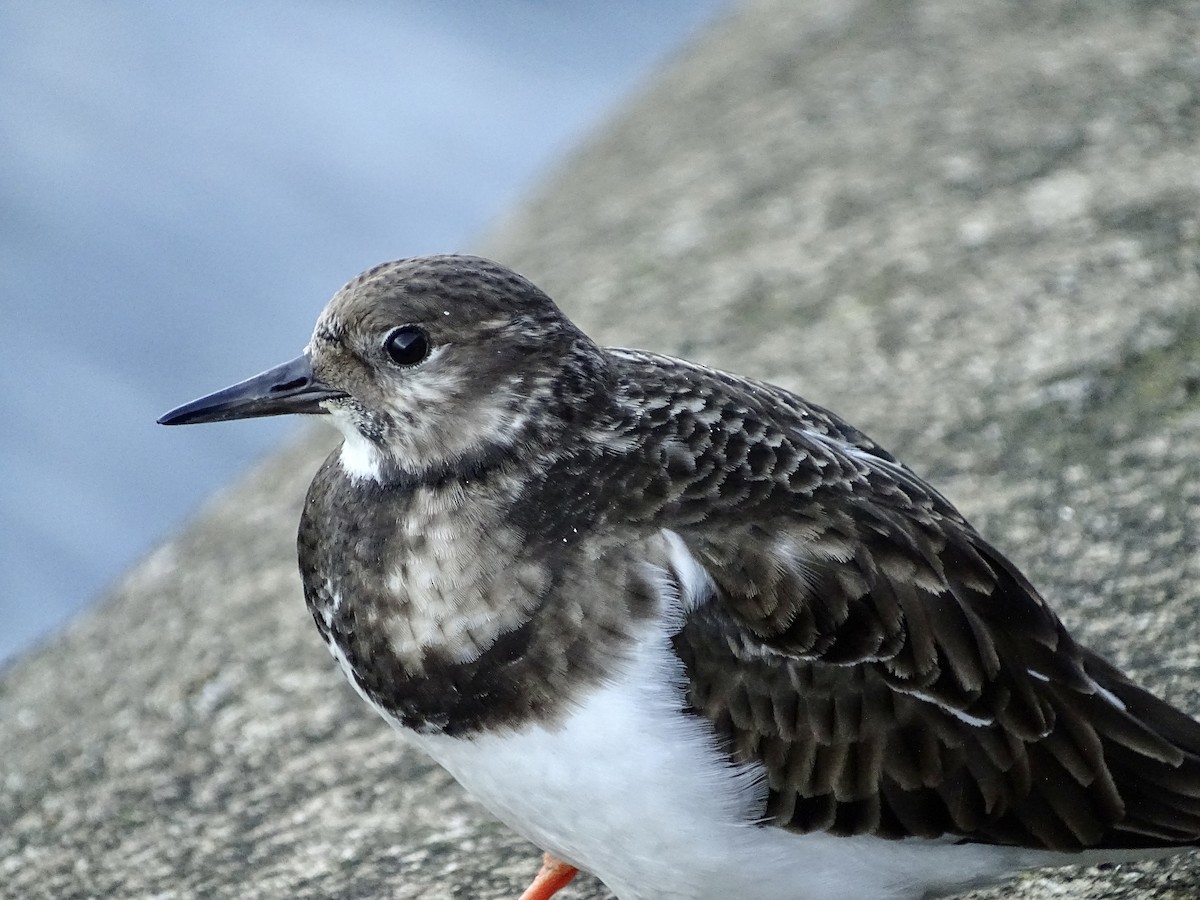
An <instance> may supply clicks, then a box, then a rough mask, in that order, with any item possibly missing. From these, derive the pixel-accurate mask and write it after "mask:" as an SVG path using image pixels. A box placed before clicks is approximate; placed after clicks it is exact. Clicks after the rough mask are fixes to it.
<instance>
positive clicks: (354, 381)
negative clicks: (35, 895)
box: [160, 256, 1200, 900]
mask: <svg viewBox="0 0 1200 900" xmlns="http://www.w3.org/2000/svg"><path fill="white" fill-rule="evenodd" d="M283 413H324V414H328V415H329V416H330V419H331V420H332V422H333V423H334V424H335V425H336V426H337V427H338V428H339V429H340V430H341V432H342V434H343V442H342V444H341V445H340V447H339V448H338V449H337V450H335V451H334V452H333V454H332V455H331V456H330V457H329V458H328V459H327V460H326V461H325V464H324V465H323V466H322V467H321V469H320V471H319V472H318V473H317V475H316V478H315V479H314V480H313V483H312V486H311V487H310V488H309V491H308V498H307V500H306V502H305V506H304V513H303V517H302V519H301V522H300V533H299V557H300V569H301V573H302V575H303V580H304V593H305V598H306V600H307V602H308V607H309V610H310V611H311V613H312V616H313V619H314V621H315V622H316V626H317V630H318V631H319V632H320V633H321V637H322V638H323V639H324V640H325V642H326V643H327V644H328V646H329V649H330V651H331V652H332V653H333V655H334V657H335V658H336V659H337V661H338V663H339V664H340V665H341V668H342V670H343V671H344V672H345V674H346V677H347V678H349V680H350V682H351V684H353V685H354V687H355V689H356V690H357V691H358V693H359V694H361V695H362V697H363V698H364V699H365V700H366V701H367V702H368V703H369V704H370V705H371V706H373V707H374V708H375V709H376V710H377V711H378V712H379V713H380V714H381V715H382V716H383V717H384V718H385V719H386V720H387V721H388V722H390V723H391V724H392V725H393V726H394V727H395V728H396V729H397V730H398V731H400V732H401V733H402V734H403V735H404V736H405V737H407V738H408V739H409V740H410V741H411V742H412V743H414V744H415V745H416V746H418V747H420V748H421V749H422V750H424V751H425V752H427V753H429V754H430V755H431V756H432V757H433V758H434V759H436V760H437V761H438V762H439V763H441V764H442V765H443V766H445V768H446V769H448V770H449V771H450V772H451V773H452V774H453V775H454V777H455V778H457V779H458V780H459V781H460V782H461V783H462V784H463V786H464V787H465V788H466V789H467V790H468V791H470V792H471V793H472V794H474V795H475V796H476V797H477V798H478V799H479V800H480V801H482V802H483V804H484V805H485V806H486V807H487V808H488V809H490V810H491V811H492V812H493V813H494V814H495V815H496V816H497V817H498V818H500V819H501V820H503V821H504V822H506V823H508V825H510V826H511V827H512V828H513V829H514V830H516V831H517V832H519V833H520V834H522V835H524V836H525V837H526V838H528V839H529V840H530V841H532V842H533V843H535V844H537V845H539V846H540V847H542V848H543V849H544V850H546V851H547V858H546V866H545V868H544V869H543V873H542V876H541V877H540V879H539V880H538V881H537V882H535V885H534V886H532V887H531V888H530V890H529V891H527V892H526V895H525V896H526V897H527V898H543V900H544V898H547V897H549V896H550V895H551V894H553V893H554V892H555V891H556V890H557V889H558V888H559V887H560V886H561V885H562V884H565V883H566V881H568V880H569V879H570V877H571V875H573V874H574V871H575V869H574V867H576V866H577V867H579V868H583V869H586V870H588V871H591V872H593V873H595V874H596V875H597V876H599V878H600V879H601V880H603V881H604V883H605V884H607V885H608V886H609V887H610V888H611V889H612V890H613V891H614V892H615V893H616V894H617V895H618V896H619V897H621V898H622V900H642V898H688V900H699V898H714V900H716V898H720V900H726V898H732V897H736V898H743V900H777V898H783V900H801V898H803V900H834V898H855V900H858V898H892V900H900V898H918V897H934V896H941V895H945V894H948V893H952V892H956V891H961V890H965V889H967V888H970V887H974V886H978V885H983V884H987V883H990V882H994V881H997V880H999V879H1003V878H1004V877H1006V876H1007V875H1009V874H1011V873H1013V872H1014V871H1017V870H1019V869H1022V868H1025V867H1031V866H1041V865H1055V864H1069V863H1079V862H1098V861H1111V860H1127V859H1134V858H1139V857H1146V856H1155V855H1162V854H1164V853H1170V852H1175V851H1178V850H1181V849H1185V848H1188V847H1191V846H1194V845H1196V844H1197V842H1198V841H1200V724H1197V722H1195V721H1194V720H1192V719H1191V718H1189V717H1188V716H1186V715H1185V714H1184V713H1182V712H1180V711H1178V710H1176V709H1175V708H1173V707H1171V706H1169V705H1168V704H1166V703H1164V702H1163V701H1161V700H1159V699H1157V698H1155V697H1154V696H1152V695H1151V694H1149V693H1148V692H1146V691H1145V690H1143V689H1141V688H1139V687H1137V686H1136V685H1134V684H1133V683H1132V682H1130V681H1129V680H1128V679H1127V678H1126V677H1125V676H1124V675H1122V674H1121V672H1119V671H1118V670H1117V669H1116V668H1114V667H1113V666H1112V665H1110V664H1109V663H1107V662H1105V661H1104V660H1103V659H1102V658H1101V657H1100V656H1098V655H1096V654H1095V653H1093V652H1091V651H1090V650H1087V649H1086V648H1084V647H1081V646H1080V645H1079V644H1078V643H1076V642H1075V641H1074V640H1072V638H1071V636H1070V635H1069V634H1068V633H1067V632H1066V630H1065V629H1064V627H1063V625H1062V624H1061V622H1060V621H1059V620H1058V618H1057V617H1056V616H1055V614H1054V613H1053V612H1052V611H1051V609H1050V608H1049V607H1048V606H1047V605H1046V603H1045V602H1044V601H1043V599H1042V597H1041V596H1040V595H1039V594H1038V592H1037V590H1036V589H1035V588H1034V587H1033V585H1031V584H1030V583H1029V581H1028V580H1027V579H1026V578H1025V577H1024V576H1023V575H1022V574H1021V573H1020V572H1019V571H1018V570H1017V569H1016V567H1015V566H1013V564H1012V563H1010V562H1009V561H1008V560H1007V559H1006V558H1005V557H1004V556H1003V555H1002V554H1001V553H1000V552H999V551H998V550H996V549H995V548H994V547H992V546H991V545H990V544H988V543H987V542H986V541H985V540H984V539H983V538H982V537H980V535H979V534H978V532H976V531H975V529H974V528H972V527H971V525H970V524H969V523H968V522H967V521H966V520H965V519H964V518H963V517H962V516H961V515H960V514H959V513H958V511H957V510H956V509H955V508H954V507H953V506H952V505H951V504H950V503H949V501H947V500H946V499H945V498H944V497H942V496H941V494H939V493H938V492H937V491H936V490H935V489H933V488H932V487H930V486H929V485H928V484H926V483H925V482H924V481H923V480H922V479H921V478H920V477H919V476H917V475H916V474H914V473H913V472H912V471H911V470H910V469H908V468H907V467H906V466H905V465H904V464H903V463H901V462H899V461H897V460H896V458H895V457H893V456H892V455H891V454H889V453H888V452H887V451H886V450H884V449H883V448H881V447H880V446H879V445H878V444H876V443H875V442H874V441H872V440H871V439H870V438H868V437H867V436H866V435H865V434H863V433H862V432H861V431H859V430H858V429H856V428H854V427H853V426H852V425H849V424H847V423H846V422H845V421H843V420H842V419H840V418H838V417H837V416H835V415H834V414H832V413H830V412H829V411H827V410H825V409H822V408H821V407H819V406H815V405H813V404H811V403H808V402H807V401H805V400H802V399H801V398H800V397H797V396H796V395H794V394H792V393H789V392H788V391H785V390H783V389H782V388H778V387H775V386H773V385H770V384H766V383H763V382H761V381H755V380H753V379H750V378H743V377H740V376H737V375H731V374H727V373H725V372H719V371H715V370H713V369H709V368H705V367H704V366H701V365H696V364H695V363H690V362H685V361H683V360H679V359H672V358H670V357H666V356H659V355H657V354H653V353H644V352H641V351H636V350H613V349H604V348H601V347H599V346H597V345H596V344H595V343H593V342H592V341H591V340H590V339H589V338H588V337H587V336H586V335H585V334H583V333H582V332H581V331H580V330H579V329H578V328H576V327H575V325H573V324H572V323H571V322H570V321H569V320H568V319H567V318H566V317H565V316H564V315H563V314H562V312H560V311H559V309H558V308H557V307H556V306H555V304H554V303H553V302H552V301H551V300H550V298H549V297H547V296H546V295H545V294H544V293H543V292H542V291H540V290H539V289H538V288H537V287H535V286H534V285H533V284H531V283H530V282H529V281H527V280H526V279H524V278H522V277H521V276H519V275H517V274H515V273H514V272H511V271H509V270H508V269H506V268H504V267H502V266H500V265H497V264H496V263H493V262H489V261H487V260H483V259H478V258H474V257H465V256H439V257H430V258H421V259H409V260H401V261H399V262H391V263H386V264H384V265H381V266H378V267H376V268H374V269H371V270H370V271H368V272H365V273H364V274H362V275H360V276H359V277H357V278H355V279H354V280H353V281H351V282H350V283H349V284H348V285H346V287H344V288H343V289H342V290H341V291H339V292H338V294H337V295H336V296H335V297H334V298H333V300H332V301H331V302H330V304H329V306H328V307H327V308H326V309H325V311H324V312H323V313H322V314H321V317H320V319H319V321H318V322H317V326H316V330H315V331H314V332H313V336H312V340H311V341H310V342H309V344H308V346H307V347H306V348H305V350H304V353H303V355H301V356H300V357H299V358H297V359H295V360H293V361H292V362H289V363H285V364H283V365H282V366H279V367H277V368H274V369H271V370H269V371H267V372H264V373H263V374H261V375H258V376H256V377H254V378H251V379H249V380H248V381H244V382H242V383H241V384H238V385H235V386H233V387H231V388H227V389H226V390H223V391H220V392H218V393H215V394H212V395H210V396H208V397H204V398H202V399H200V400H197V401H195V402H193V403H189V404H187V405H186V406H182V407H180V408H179V409H176V410H174V411H172V412H170V413H168V414H167V415H165V416H163V417H162V419H160V421H161V422H163V423H164V424H169V425H174V424H184V423H189V422H214V421H220V420H225V419H238V418H246V417H250V416H268V415H279V414H283Z"/></svg>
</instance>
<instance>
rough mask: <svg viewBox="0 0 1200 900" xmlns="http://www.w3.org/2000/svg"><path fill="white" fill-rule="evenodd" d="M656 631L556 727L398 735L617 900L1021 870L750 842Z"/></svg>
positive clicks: (936, 857) (727, 781)
mask: <svg viewBox="0 0 1200 900" xmlns="http://www.w3.org/2000/svg"><path fill="white" fill-rule="evenodd" d="M682 678H683V673H682V666H681V664H680V663H679V661H678V660H677V659H676V658H675V656H674V654H673V653H672V652H671V651H670V648H669V643H668V640H667V637H666V635H665V633H663V629H661V628H659V629H655V630H653V631H649V632H648V633H647V634H646V635H645V636H644V638H643V640H642V641H641V643H640V645H639V646H638V648H637V650H636V653H635V654H634V657H633V659H632V661H631V664H630V665H629V666H628V667H627V668H626V669H625V670H624V671H622V672H620V673H616V677H614V679H613V680H612V681H611V683H610V684H608V685H606V686H605V687H603V688H601V689H599V690H597V691H596V692H595V693H593V694H591V695H589V696H588V697H587V699H586V700H585V701H584V702H583V703H582V704H581V705H580V707H579V708H578V709H577V710H576V711H575V713H574V714H573V715H572V716H571V717H570V718H568V719H567V720H566V721H565V722H564V723H563V724H562V725H561V726H560V727H558V728H554V729H550V728H546V727H542V726H533V727H527V728H523V729H521V730H519V731H510V732H507V733H504V734H500V733H497V734H492V735H483V736H475V737H473V738H471V739H469V740H467V739H461V738H451V737H445V736H442V735H414V734H412V733H411V732H407V731H406V732H405V734H406V735H407V736H408V737H409V738H410V739H411V740H412V741H413V742H414V743H415V744H417V745H418V746H419V747H421V748H422V749H424V750H425V751H426V752H428V753H429V754H430V755H431V756H433V757H434V759H436V760H437V761H438V762H439V763H441V764H442V765H443V766H444V767H445V768H446V769H447V770H449V771H450V773H451V774H452V775H453V776H454V777H455V778H456V779H458V781H459V782H460V783H461V784H462V785H463V786H464V787H465V788H466V789H467V790H468V791H469V792H470V793H471V794H472V795H474V796H475V797H476V798H477V799H479V800H480V801H481V802H482V803H483V804H484V805H485V806H486V807H487V808H488V809H489V810H490V811H491V812H492V813H493V814H494V815H496V817H497V818H499V819H500V820H502V821H503V822H505V823H506V824H507V825H509V826H510V827H511V828H513V829H514V830H515V831H517V832H518V833H520V834H521V835H523V836H524V837H526V838H527V839H528V840H530V841H531V842H533V843H534V844H536V845H537V846H539V847H541V848H543V849H545V850H549V851H550V852H552V853H554V854H555V855H557V856H559V857H561V858H562V859H565V860H567V861H568V862H571V863H572V864H574V865H576V866H578V867H579V868H581V869H584V870H586V871H589V872H592V873H593V874H595V875H596V876H598V877H599V878H600V879H601V880H602V881H604V882H605V884H607V885H608V886H609V887H610V888H611V889H612V890H613V891H614V892H615V893H616V894H617V895H618V896H619V897H620V898H621V900H643V898H645V900H649V898H671V900H685V898H686V900H709V898H711V900H728V898H731V897H738V898H743V900H863V898H883V900H887V898H891V900H902V898H903V900H908V898H917V897H923V896H932V895H934V894H935V893H941V892H944V891H946V890H947V889H950V888H954V887H957V888H960V889H961V888H963V887H966V886H969V885H971V884H973V883H984V882H986V881H990V880H993V879H995V878H996V877H997V876H999V875H1001V874H1003V873H1004V872H1007V871H1011V870H1012V869H1013V868H1017V867H1020V865H1021V864H1022V862H1024V863H1025V864H1026V865H1028V864H1029V862H1028V860H1027V858H1025V857H1026V854H1024V853H1022V852H1021V851H1013V850H1006V849H1003V848H996V847H984V846H970V845H968V846H953V845H950V844H948V843H942V842H937V841H924V840H921V841H916V840H914V841H886V840H882V839H878V838H871V837H857V838H839V837H831V836H829V835H825V834H813V835H797V834H793V833H791V832H786V831H783V830H782V829H778V828H774V827H769V826H766V827H764V826H758V825H755V824H754V821H755V818H756V817H757V816H758V815H759V814H760V813H761V810H762V808H763V788H762V783H761V779H760V777H759V774H760V773H759V772H757V771H755V770H753V769H745V768H744V769H740V770H739V769H736V768H733V767H731V766H729V765H728V764H727V763H726V762H725V761H724V760H723V759H722V757H721V755H720V754H719V753H718V752H717V750H716V748H715V744H714V740H713V736H712V733H711V731H710V729H709V727H708V725H707V723H706V722H704V721H703V720H702V719H700V718H698V717H695V716H687V715H684V714H682V713H681V712H680V709H681V705H682V702H681V697H682V692H681V684H682Z"/></svg>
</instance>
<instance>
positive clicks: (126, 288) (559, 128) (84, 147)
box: [0, 0, 726, 660]
mask: <svg viewBox="0 0 1200 900" xmlns="http://www.w3.org/2000/svg"><path fill="white" fill-rule="evenodd" d="M725 5H726V4H725V2H723V0H655V2H653V3H646V2H638V0H606V2H604V3H582V2H565V0H563V2H556V0H543V2H533V0H524V2H523V0H501V2H486V3H485V2H470V0H439V2H432V0H431V2H424V3H416V2H407V3H406V2H388V3H383V2H376V3H366V2H363V3H356V4H348V3H335V2H287V3H284V2H252V3H245V4H232V3H230V4H221V3H210V2H200V0H188V2H172V3H154V2H140V3H139V2H112V3H97V2H94V0H88V2H84V0H55V2H53V3H33V2H29V3H23V2H13V3H3V4H0V323H2V326H3V346H4V352H3V362H2V364H0V422H2V423H3V424H2V425H0V660H3V659H4V658H6V657H11V656H12V655H13V654H15V653H16V652H17V651H19V650H20V649H22V648H25V647H29V646H31V645H32V644H33V643H34V642H35V641H36V639H37V638H39V637H40V636H43V635H45V634H47V633H49V632H50V631H51V630H52V629H53V628H55V627H56V626H58V625H60V624H61V623H62V622H63V621H65V619H66V618H67V617H68V616H70V615H71V614H72V613H74V612H76V611H77V610H79V609H80V608H82V607H83V606H84V605H85V604H87V603H88V602H90V601H93V600H94V599H96V598H97V597H98V596H100V595H101V594H102V593H103V591H104V589H105V587H106V585H108V584H110V583H111V582H112V581H113V580H114V579H115V578H116V577H117V576H118V575H119V574H120V573H121V571H122V570H123V569H125V568H127V567H128V566H129V565H130V564H132V563H133V562H134V561H135V560H136V559H137V558H138V557H139V556H140V555H141V554H143V553H145V552H146V551H147V550H148V549H149V548H150V547H151V546H152V545H153V544H154V543H156V542H157V541H158V540H160V539H162V538H163V537H165V536H166V535H168V534H169V533H170V532H171V531H172V529H173V528H175V527H176V526H177V525H178V524H179V523H180V522H181V521H183V520H184V519H185V518H186V517H187V515H188V514H189V512H190V511H193V510H194V509H195V508H196V507H197V506H198V505H199V504H200V502H201V501H202V499H203V498H204V497H205V496H206V495H208V494H210V493H211V492H212V491H213V490H215V489H216V488H217V487H218V486H220V485H222V484H223V483H226V482H228V481H229V480H230V479H231V478H232V477H233V476H234V475H236V474H237V473H239V472H240V471H241V470H243V469H244V468H245V467H246V466H247V465H248V464H249V463H250V462H251V461H252V460H253V459H255V458H256V457H258V456H260V455H262V454H263V453H264V452H265V451H266V450H267V449H268V448H269V447H270V446H271V445H273V444H277V443H278V442H279V441H280V440H281V439H282V438H283V437H284V436H285V435H287V434H288V433H289V431H290V430H291V429H294V428H295V426H294V425H290V424H288V423H286V422H277V421H270V420H260V421H257V422H252V423H238V424H237V425H234V426H225V427H217V428H195V429H165V428H162V427H159V426H156V425H155V424H154V419H155V417H156V416H157V415H158V414H160V413H161V412H163V411H165V410H166V409H167V408H168V407H171V406H174V405H176V404H178V403H180V402H182V401H184V400H188V399H191V398H192V397H193V396H195V395H196V394H197V393H202V392H205V391H207V390H209V389H213V388H217V387H221V386H223V385H224V384H226V383H228V382H231V381H234V380H238V379H240V378H241V377H244V376H247V375H250V374H253V373H254V372H255V371H257V370H258V369H260V368H264V367H266V366H267V365H270V364H273V363H275V362H279V361H282V360H285V359H289V358H291V357H292V356H294V355H295V354H296V352H297V351H298V350H299V348H300V347H301V346H302V345H303V343H304V342H305V340H306V339H307V335H308V333H309V331H310V329H311V326H312V322H313V320H314V318H315V316H316V314H317V312H318V311H319V310H320V308H321V306H322V305H323V304H324V301H325V300H326V299H327V297H328V296H329V295H330V294H331V293H332V292H333V291H334V290H336V289H337V288H338V287H339V286H340V285H341V284H342V283H343V282H344V281H345V280H346V279H348V278H349V277H350V276H351V275H353V274H355V273H356V272H358V271H359V270H361V269H363V268H366V267H367V266H370V265H373V264H374V263H377V262H380V261H382V260H385V259H391V258H395V257H399V256H409V255H414V254H418V253H426V252H440V251H454V250H463V249H468V248H469V247H471V246H472V243H473V241H475V239H476V238H477V237H478V236H479V235H480V234H481V233H482V232H483V231H484V230H485V228H486V226H487V225H488V224H489V223H490V222H493V221H495V219H496V218H497V217H498V216H500V215H501V214H502V213H503V212H505V211H506V210H508V209H509V208H511V207H512V206H513V204H514V203H515V202H517V200H518V199H519V198H520V197H521V195H522V193H523V192H524V191H526V190H527V189H528V188H529V187H530V186H531V185H532V184H534V183H535V182H536V181H537V179H538V177H539V175H540V174H543V173H544V172H545V171H546V169H547V168H548V167H549V166H551V165H553V164H554V163H555V162H556V161H557V160H558V159H560V158H561V156H562V155H563V154H564V153H565V152H566V151H567V150H568V149H569V148H570V147H571V146H572V144H573V143H575V142H577V141H578V140H579V139H580V137H581V136H583V135H584V134H585V133H586V132H587V131H588V130H589V129H592V128H595V127H598V125H599V123H600V122H602V120H603V118H604V117H605V116H606V115H608V114H610V113H611V112H612V111H613V110H614V109H615V107H616V106H617V105H618V104H619V103H620V101H621V100H622V99H623V98H624V97H626V96H627V95H628V94H629V93H630V92H631V91H632V90H633V89H635V88H636V87H637V86H638V85H639V84H640V83H642V82H643V81H644V80H645V79H646V78H647V77H648V76H649V75H650V74H651V72H652V71H653V69H654V67H655V66H656V65H658V64H660V63H661V62H662V61H663V59H664V58H665V57H667V56H669V55H670V54H671V53H672V52H673V51H675V50H676V48H678V47H679V45H680V44H681V43H683V42H684V41H685V40H686V38H687V37H688V36H689V35H690V34H691V33H693V32H694V31H695V30H696V29H697V28H698V27H699V26H701V25H702V24H703V23H705V22H706V21H708V20H709V19H711V18H712V17H713V16H715V15H718V14H720V12H721V11H722V10H723V8H724V7H725Z"/></svg>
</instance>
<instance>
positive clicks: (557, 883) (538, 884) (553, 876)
mask: <svg viewBox="0 0 1200 900" xmlns="http://www.w3.org/2000/svg"><path fill="white" fill-rule="evenodd" d="M578 871H579V870H578V869H577V868H575V867H574V866H572V865H570V864H569V863H565V862H563V861H562V860H561V859H558V858H557V857H554V856H551V855H550V854H549V853H547V854H546V855H545V856H543V857H542V871H540V872H538V873H537V878H535V879H533V884H531V885H530V886H529V887H527V888H525V893H523V894H522V895H521V900H550V898H551V897H553V896H554V895H555V894H557V893H558V892H559V891H560V890H561V889H562V888H565V887H566V886H567V883H568V882H569V881H570V880H571V879H572V878H574V877H575V874H576V873H577V872H578Z"/></svg>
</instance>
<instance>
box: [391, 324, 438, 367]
mask: <svg viewBox="0 0 1200 900" xmlns="http://www.w3.org/2000/svg"><path fill="white" fill-rule="evenodd" d="M383 349H384V350H386V351H387V354H388V356H390V357H391V358H392V362H394V363H395V364H396V365H398V366H415V365H416V364H417V363H419V362H421V361H423V360H424V359H425V357H427V356H428V355H429V336H428V335H426V334H425V332H424V331H422V330H421V329H420V328H418V327H417V326H416V325H401V326H400V327H399V328H396V329H393V330H392V331H390V332H389V333H388V336H387V337H386V338H384V341H383Z"/></svg>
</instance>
